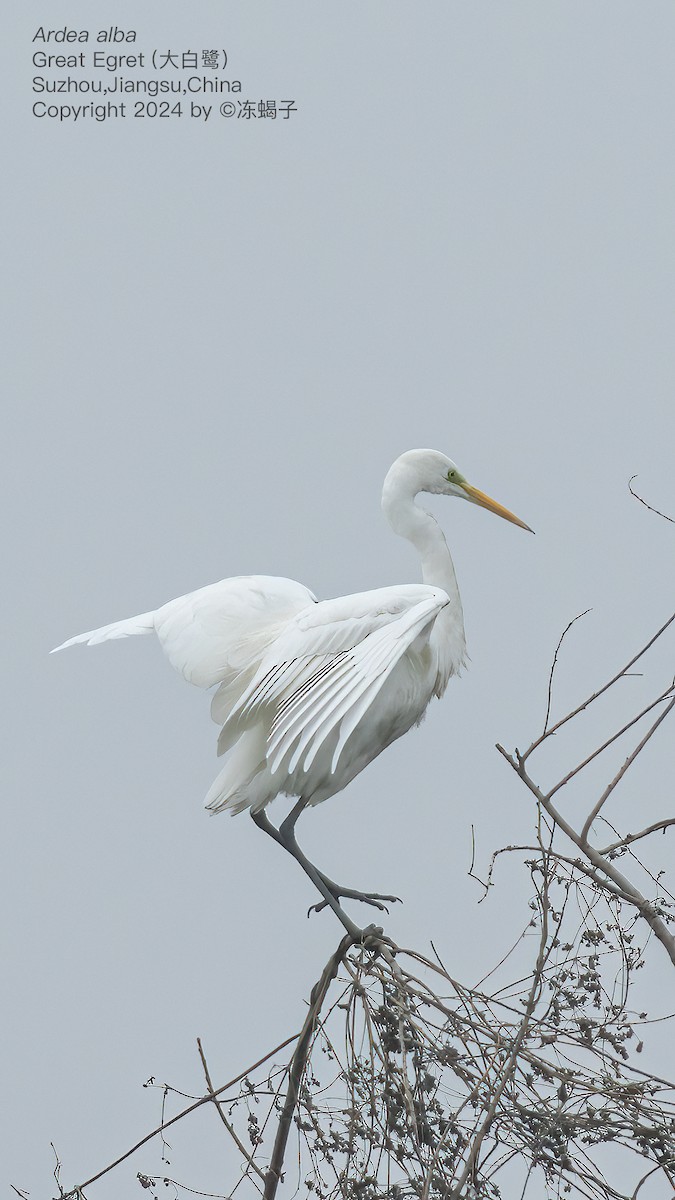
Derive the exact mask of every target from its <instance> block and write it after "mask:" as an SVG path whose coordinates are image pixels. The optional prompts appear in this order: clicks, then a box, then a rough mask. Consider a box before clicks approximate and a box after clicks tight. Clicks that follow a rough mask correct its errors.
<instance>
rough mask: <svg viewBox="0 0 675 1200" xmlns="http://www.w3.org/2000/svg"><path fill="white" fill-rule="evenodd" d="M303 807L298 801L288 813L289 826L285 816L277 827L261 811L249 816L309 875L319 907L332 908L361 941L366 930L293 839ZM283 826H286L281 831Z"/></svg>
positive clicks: (348, 930) (354, 936) (352, 935)
mask: <svg viewBox="0 0 675 1200" xmlns="http://www.w3.org/2000/svg"><path fill="white" fill-rule="evenodd" d="M304 807H305V802H304V801H302V800H300V801H298V803H297V804H296V805H295V808H294V809H293V810H292V812H291V813H290V814H289V816H290V817H293V821H292V822H291V824H290V826H289V825H287V821H288V819H289V818H287V819H286V821H284V822H283V824H282V825H281V826H280V828H279V829H276V828H275V827H274V825H273V824H272V822H271V821H270V820H269V819H268V818H267V817H266V816H265V813H264V812H263V811H260V812H253V811H251V817H252V819H253V821H254V822H255V824H256V825H257V826H258V828H259V829H262V830H264V832H265V833H268V834H269V835H270V837H273V838H274V840H275V842H278V843H279V845H280V846H283V848H284V850H287V851H288V853H289V854H292V855H293V858H294V859H295V860H296V862H298V863H299V864H300V866H301V867H302V869H303V871H304V872H305V874H306V875H308V876H309V878H310V879H311V881H312V883H313V884H314V886H315V888H317V889H318V890H319V891H320V892H321V895H322V896H323V902H322V904H321V907H322V908H323V907H324V906H325V905H328V907H329V908H332V910H333V912H334V913H335V915H336V917H337V918H338V920H339V921H341V922H342V924H343V925H344V927H345V929H346V930H347V933H348V934H350V935H351V937H353V938H354V939H355V940H356V941H361V939H362V936H363V934H364V933H365V932H366V931H365V930H362V929H359V927H358V925H355V924H354V922H353V921H352V920H351V918H350V917H348V916H347V914H346V912H345V911H344V910H343V909H342V908H341V907H340V904H339V902H338V900H337V898H336V897H335V896H334V895H333V893H332V892H331V890H330V888H328V887H327V886H326V884H325V883H324V881H323V877H322V875H321V872H320V871H318V870H317V869H316V867H315V866H314V864H313V863H311V862H310V861H309V859H308V858H305V855H304V854H303V853H302V850H301V849H300V847H299V846H298V843H297V842H296V840H295V833H294V831H293V826H294V825H295V822H296V821H297V819H298V817H299V816H300V813H301V812H302V810H303V808H304ZM296 810H297V811H296ZM284 826H286V828H285V830H284V832H283V833H282V830H283V829H284Z"/></svg>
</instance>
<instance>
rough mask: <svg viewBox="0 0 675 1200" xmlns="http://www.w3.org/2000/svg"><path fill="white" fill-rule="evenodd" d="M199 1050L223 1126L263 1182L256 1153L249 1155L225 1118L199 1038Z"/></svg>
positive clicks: (248, 1164) (262, 1172)
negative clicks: (255, 1158) (254, 1155)
mask: <svg viewBox="0 0 675 1200" xmlns="http://www.w3.org/2000/svg"><path fill="white" fill-rule="evenodd" d="M197 1048H198V1050H199V1057H200V1058H201V1060H202V1067H203V1068H204V1078H205V1079H206V1086H207V1088H208V1089H209V1095H210V1097H211V1099H212V1100H213V1103H214V1104H215V1106H216V1111H217V1113H218V1116H219V1117H220V1119H221V1121H222V1122H223V1125H224V1126H225V1128H226V1130H227V1132H228V1133H229V1135H230V1137H231V1138H232V1139H233V1141H234V1142H235V1143H236V1146H237V1149H238V1150H240V1151H241V1153H242V1154H243V1155H244V1158H245V1160H246V1165H247V1169H248V1167H253V1170H254V1171H255V1173H256V1175H259V1176H260V1178H261V1179H262V1180H264V1179H265V1172H264V1171H262V1170H261V1169H260V1167H259V1166H258V1164H257V1162H254V1160H253V1154H254V1153H255V1151H253V1152H251V1153H249V1151H248V1150H247V1149H246V1146H245V1145H244V1143H243V1142H242V1141H241V1140H240V1139H239V1137H238V1135H237V1131H236V1129H235V1128H234V1126H233V1125H231V1124H230V1122H229V1121H228V1119H227V1117H226V1116H225V1113H224V1112H223V1106H222V1104H221V1103H220V1101H219V1100H218V1097H217V1096H216V1093H215V1092H214V1090H213V1084H212V1082H211V1076H210V1074H209V1068H208V1066H207V1065H206V1056H205V1054H204V1050H203V1047H202V1039H201V1038H197Z"/></svg>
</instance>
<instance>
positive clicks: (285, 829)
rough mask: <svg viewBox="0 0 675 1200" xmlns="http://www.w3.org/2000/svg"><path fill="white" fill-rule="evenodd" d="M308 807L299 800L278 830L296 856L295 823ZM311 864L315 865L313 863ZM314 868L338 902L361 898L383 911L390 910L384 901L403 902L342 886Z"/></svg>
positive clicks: (317, 907)
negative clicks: (294, 848) (293, 848)
mask: <svg viewBox="0 0 675 1200" xmlns="http://www.w3.org/2000/svg"><path fill="white" fill-rule="evenodd" d="M306 807H307V801H306V800H303V799H300V800H298V803H297V804H296V805H294V807H293V808H292V809H291V811H290V812H289V814H288V816H287V817H286V818H285V820H283V821H282V822H281V825H280V826H279V829H278V831H277V832H278V834H279V839H280V840H281V844H282V846H284V847H285V848H286V849H287V850H288V851H289V853H290V854H293V855H294V857H296V858H297V854H296V853H295V850H291V849H290V846H291V845H293V846H295V847H296V849H298V850H300V847H299V846H298V843H297V841H296V840H295V823H296V821H297V819H298V817H299V816H300V813H301V812H302V811H303V810H304V809H305V808H306ZM300 853H302V851H300ZM298 861H299V860H298ZM310 865H311V866H312V867H314V864H313V863H312V864H310ZM314 870H315V871H316V874H317V875H318V877H319V879H321V880H322V882H323V883H324V884H325V886H326V888H328V891H329V892H330V894H331V896H334V897H335V899H336V900H337V902H338V903H339V902H340V900H341V898H343V897H344V899H345V900H360V901H361V902H362V903H363V904H372V906H373V908H379V909H380V911H381V912H388V911H389V909H388V908H387V907H386V904H383V903H382V901H386V902H387V903H388V904H395V903H396V902H397V901H398V903H399V904H400V903H401V898H400V896H383V895H380V893H379V892H359V891H356V890H355V889H354V888H347V887H342V886H341V885H340V884H339V883H335V882H334V881H333V880H332V879H329V877H328V875H324V873H323V871H320V870H319V868H318V867H314ZM319 890H320V891H322V892H323V895H324V896H325V894H326V893H325V891H323V889H319ZM328 903H329V901H328V900H326V899H324V900H322V901H321V902H320V903H319V904H313V905H312V907H311V908H310V910H309V911H310V912H321V910H322V909H323V908H325V907H326V905H327V904H328Z"/></svg>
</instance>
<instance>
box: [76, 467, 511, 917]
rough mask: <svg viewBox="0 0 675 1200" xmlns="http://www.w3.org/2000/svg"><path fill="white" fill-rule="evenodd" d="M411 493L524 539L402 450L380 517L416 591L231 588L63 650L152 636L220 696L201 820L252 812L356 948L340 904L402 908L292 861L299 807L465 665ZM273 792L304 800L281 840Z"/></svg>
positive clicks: (236, 581) (257, 580)
mask: <svg viewBox="0 0 675 1200" xmlns="http://www.w3.org/2000/svg"><path fill="white" fill-rule="evenodd" d="M419 492H432V493H436V494H440V495H444V496H456V497H458V498H459V499H461V500H469V501H471V503H473V504H479V505H481V507H483V508H487V509H489V510H490V511H491V512H494V513H497V515H498V516H500V517H505V518H506V520H507V521H512V522H513V523H514V524H515V525H520V526H521V527H522V528H523V529H528V530H529V526H528V525H526V524H525V522H524V521H521V520H520V519H519V518H518V517H516V516H514V514H513V513H511V512H509V511H508V509H506V508H503V507H502V505H501V504H497V502H496V501H495V500H491V499H490V497H489V496H486V495H484V493H483V492H479V491H478V489H477V488H475V487H473V486H472V485H471V484H470V483H467V481H466V479H465V478H464V476H463V475H462V474H461V472H460V471H459V469H458V468H457V467H456V466H455V464H454V463H453V462H451V461H450V459H449V458H446V457H445V455H444V454H440V453H439V452H438V451H436V450H408V451H407V453H405V454H402V455H401V457H400V458H398V459H397V460H396V462H395V463H394V464H393V466H392V467H391V468H390V470H389V472H388V474H387V477H386V479H385V481H384V489H383V492H382V507H383V509H384V513H385V516H386V517H387V519H388V521H389V524H390V525H391V527H392V529H393V530H394V532H395V533H398V534H400V535H401V537H404V538H407V539H408V541H410V542H412V544H413V545H414V546H415V547H416V549H417V551H418V553H419V555H420V559H421V564H422V579H423V583H421V584H401V585H400V586H396V587H385V588H378V589H377V590H376V591H371V592H360V593H358V594H356V595H354V596H340V597H338V598H337V599H335V600H323V601H318V600H317V599H316V597H315V596H313V595H312V593H311V592H310V591H308V589H307V588H305V587H303V585H302V584H300V583H295V582H294V581H293V580H291V579H278V578H275V577H273V576H268V575H248V576H239V577H235V578H232V579H223V580H222V581H221V582H220V583H213V584H211V585H210V586H208V587H204V588H200V589H199V591H196V592H190V593H189V594H188V595H187V596H180V597H179V598H178V599H177V600H171V601H169V603H168V604H165V605H163V606H162V608H158V609H157V610H156V611H155V612H147V613H142V614H141V615H140V616H137V617H130V618H129V619H128V620H125V621H117V622H115V623H114V624H112V625H104V626H103V627H102V628H101V629H95V630H92V631H91V632H89V633H82V634H79V636H78V637H74V638H70V639H69V641H67V642H64V643H63V645H62V646H58V647H57V650H64V649H65V648H66V647H67V646H72V645H74V644H75V643H77V642H85V643H86V644H87V645H90V646H91V645H95V644H97V643H98V642H106V641H109V640H112V639H114V638H123V637H133V636H134V635H136V634H141V633H156V634H157V637H158V638H159V641H160V643H161V645H162V649H163V650H164V653H165V654H166V656H167V658H168V659H169V662H170V663H171V664H172V666H173V667H175V668H176V670H178V671H180V673H181V674H182V675H183V676H184V677H185V679H187V680H188V681H189V682H190V683H194V684H196V685H197V687H203V688H210V687H213V686H214V685H216V684H217V685H218V687H217V690H216V692H215V694H214V696H213V700H212V703H211V715H212V717H213V720H214V721H215V722H216V723H217V724H218V725H222V729H221V732H220V737H219V738H218V753H219V754H224V753H225V752H226V751H229V755H228V758H227V761H226V763H225V766H224V768H223V770H222V771H221V773H220V775H219V776H218V778H217V779H216V781H215V783H214V784H213V786H212V788H211V789H210V791H209V793H208V795H207V797H206V805H207V808H209V809H210V810H211V811H212V812H214V813H216V812H222V811H223V810H224V809H229V810H230V811H231V812H232V813H238V812H241V811H242V810H243V809H245V808H249V809H250V810H251V816H252V817H253V820H254V821H255V822H256V824H257V825H258V826H260V828H261V829H264V830H265V832H266V833H268V834H270V836H272V837H274V838H275V840H276V841H278V842H279V843H280V844H281V845H282V846H283V847H284V848H285V849H286V850H288V851H289V853H290V854H292V855H293V856H294V858H296V859H297V861H298V862H299V863H300V865H301V867H302V868H303V870H304V871H305V872H306V874H307V875H308V876H309V877H310V879H311V880H312V882H313V883H314V884H315V885H316V887H317V888H318V889H319V891H320V893H321V895H322V896H323V900H322V901H321V902H320V903H319V904H318V905H316V908H317V909H321V908H324V907H325V906H326V905H329V906H330V907H331V908H332V909H333V910H334V911H335V913H336V914H337V916H338V917H339V918H340V920H341V921H342V923H343V925H344V926H345V928H346V929H347V930H348V932H349V933H351V934H352V936H359V934H360V933H361V931H360V930H359V929H358V928H357V926H356V925H355V924H354V923H353V922H352V921H351V919H350V918H349V917H348V916H347V914H346V913H345V912H344V910H343V909H342V907H341V906H340V903H339V902H340V898H341V897H344V898H347V899H354V900H362V901H365V902H366V903H369V904H373V905H374V906H375V907H377V908H384V903H383V902H384V901H387V900H390V901H393V900H395V899H396V897H395V896H382V895H379V894H377V893H365V892H358V891H354V890H353V889H351V888H345V887H341V886H339V885H338V884H336V883H334V882H333V881H332V880H331V879H329V878H328V876H326V875H324V874H323V872H321V871H319V870H318V869H317V868H316V867H315V866H314V864H313V863H311V862H310V861H309V860H308V859H307V858H306V857H305V855H304V854H303V853H302V851H301V850H300V847H299V846H298V844H297V841H296V839H295V823H296V821H297V819H298V817H299V815H300V813H301V812H302V810H303V809H304V808H306V807H307V805H313V804H320V803H321V801H322V800H326V799H327V798H328V797H329V796H333V795H335V793H336V792H339V791H341V790H342V788H344V787H346V786H347V784H348V783H349V782H350V780H352V779H353V778H354V777H355V776H356V775H358V774H359V772H360V771H362V770H363V768H364V767H365V766H367V764H368V763H369V762H371V761H372V760H373V759H374V758H376V757H377V755H378V754H380V753H381V752H382V750H384V749H385V747H386V746H388V745H390V743H391V742H393V741H395V740H396V738H399V737H401V736H402V735H403V734H404V733H407V731H408V730H409V729H410V728H411V727H412V726H413V725H417V724H419V722H420V721H421V720H422V717H423V716H424V712H425V710H426V708H427V705H428V704H429V701H430V700H431V698H432V696H442V695H443V692H444V691H445V689H446V686H447V683H448V680H449V678H450V676H451V675H455V674H457V672H458V671H459V670H460V668H461V666H462V664H463V662H464V658H465V651H466V643H465V640H464V621H463V616H462V603H461V600H460V596H459V589H458V587H457V580H456V577H455V570H454V567H453V564H452V559H451V557H450V552H449V550H448V547H447V545H446V541H445V538H444V536H443V533H442V532H441V529H440V528H439V526H438V524H437V522H436V521H435V520H434V518H433V517H432V516H430V514H429V513H426V512H424V511H423V510H422V509H421V508H418V506H417V505H416V504H415V497H416V496H417V495H418V493H419ZM530 532H532V531H531V530H530ZM280 794H283V795H287V796H292V797H298V799H297V803H296V804H295V806H294V807H293V808H292V810H291V812H290V813H289V815H288V816H287V817H286V819H285V820H284V821H282V823H281V825H280V826H279V827H278V828H276V827H275V826H273V825H272V824H271V822H270V821H269V820H268V818H267V816H266V814H265V811H264V810H265V807H266V805H267V804H269V802H270V800H273V799H274V797H275V796H278V795H280Z"/></svg>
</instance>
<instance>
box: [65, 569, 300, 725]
mask: <svg viewBox="0 0 675 1200" xmlns="http://www.w3.org/2000/svg"><path fill="white" fill-rule="evenodd" d="M315 605H316V598H315V597H314V596H313V595H312V593H311V592H310V591H309V590H308V589H307V588H306V587H303V585H302V584H300V583H295V582H294V580H292V579H280V578H277V577H275V576H272V575H241V576H236V577H234V578H232V579H223V580H221V582H220V583H212V584H209V586H208V587H204V588H200V589H199V590H198V591H196V592H190V593H189V594H188V595H187V596H179V597H178V599H177V600H170V601H169V603H168V604H164V605H163V606H162V608H158V609H157V610H156V611H155V612H148V613H142V614H141V615H140V616H138V617H130V618H128V619H127V620H125V621H116V622H114V623H113V624H112V625H104V626H103V627H102V628H101V629H94V630H91V631H90V632H89V633H81V634H79V635H78V636H77V637H74V638H70V639H69V640H68V641H67V642H64V643H63V645H61V646H57V650H65V649H66V647H68V646H73V645H75V644H76V643H80V642H83V643H86V645H88V646H93V645H97V644H98V643H99V642H106V641H109V640H111V639H114V638H124V637H132V636H134V635H136V634H143V633H153V632H155V633H156V634H157V637H158V638H159V641H160V642H161V645H162V649H163V650H164V653H165V654H166V656H167V658H168V659H169V662H170V663H171V665H172V666H173V667H175V669H176V670H177V671H179V672H180V673H181V675H183V677H184V678H185V679H187V680H188V682H189V683H194V684H196V686H197V687H203V688H209V687H212V686H213V685H214V684H216V683H219V684H221V685H222V686H221V688H219V689H218V692H217V693H216V695H215V696H214V712H219V711H220V709H221V707H222V704H223V699H224V694H225V693H227V692H228V691H230V692H231V694H232V697H233V699H234V698H236V697H238V696H239V695H240V694H241V692H242V690H243V689H244V688H245V687H246V686H247V684H248V683H249V681H250V679H251V678H253V676H254V675H255V673H256V670H257V668H258V666H259V664H260V661H261V659H262V658H263V657H264V655H265V654H266V653H267V652H268V650H269V649H270V646H271V645H272V644H273V643H274V642H275V641H276V640H277V638H278V637H279V634H280V632H281V631H282V630H283V629H284V628H285V626H286V625H287V624H288V622H289V621H290V620H291V619H292V618H293V617H295V616H296V615H297V614H298V613H300V612H301V611H302V610H303V609H305V608H307V607H308V606H311V607H312V608H313V607H315ZM226 711H227V709H226ZM216 719H219V718H218V717H216Z"/></svg>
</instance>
